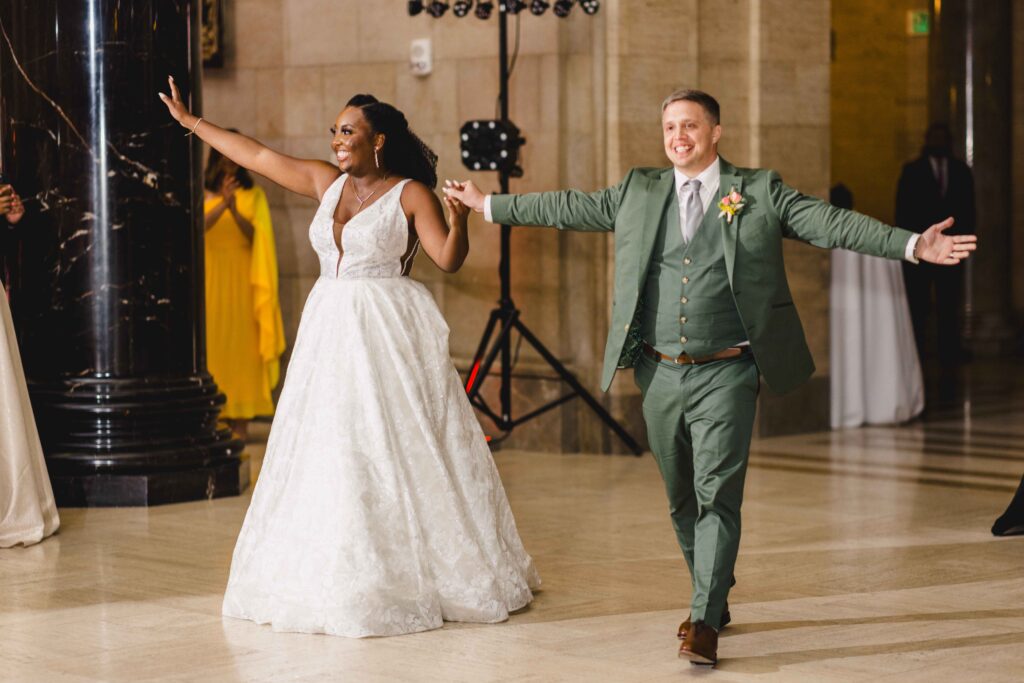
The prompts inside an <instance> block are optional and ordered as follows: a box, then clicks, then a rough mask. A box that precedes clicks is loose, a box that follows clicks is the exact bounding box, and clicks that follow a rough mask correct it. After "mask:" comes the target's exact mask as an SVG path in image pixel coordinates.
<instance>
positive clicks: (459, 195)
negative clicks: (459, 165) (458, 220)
mask: <svg viewBox="0 0 1024 683" xmlns="http://www.w3.org/2000/svg"><path fill="white" fill-rule="evenodd" d="M444 193H445V194H446V195H447V196H449V197H452V198H454V199H457V200H459V201H460V202H462V203H463V204H465V205H466V206H468V207H469V208H471V209H473V210H474V211H476V212H477V213H481V212H483V210H484V197H485V195H484V193H483V192H481V191H480V188H479V187H477V186H476V185H474V184H473V181H471V180H464V181H461V182H460V181H457V180H446V181H444Z"/></svg>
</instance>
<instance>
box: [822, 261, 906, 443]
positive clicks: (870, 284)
mask: <svg viewBox="0 0 1024 683" xmlns="http://www.w3.org/2000/svg"><path fill="white" fill-rule="evenodd" d="M831 306H832V312H831V316H830V319H831V359H830V365H831V384H832V389H831V391H832V411H831V412H832V428H833V429H839V428H843V427H857V426H860V425H862V424H892V423H896V422H905V421H906V420H909V419H911V418H912V417H915V416H916V415H919V414H920V413H921V411H922V410H924V381H923V379H922V376H921V363H920V361H919V359H918V357H917V346H916V345H915V343H914V328H913V325H912V323H911V320H910V307H909V306H908V305H907V295H906V291H905V289H904V286H903V270H902V264H901V263H900V262H899V261H892V260H888V259H883V258H878V257H876V256H865V255H863V254H857V253H854V252H851V251H844V250H841V249H835V250H833V251H832V287H831Z"/></svg>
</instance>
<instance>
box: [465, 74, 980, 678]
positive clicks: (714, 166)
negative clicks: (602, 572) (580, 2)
mask: <svg viewBox="0 0 1024 683" xmlns="http://www.w3.org/2000/svg"><path fill="white" fill-rule="evenodd" d="M661 123H662V137H663V139H664V145H665V154H666V155H667V156H668V158H669V160H670V161H671V162H672V168H634V169H632V170H631V171H629V173H627V174H626V177H625V178H624V179H623V180H622V182H620V183H619V184H618V185H616V186H614V187H610V188H607V189H604V190H599V191H597V192H592V193H584V192H580V191H577V190H565V191H560V192H543V193H535V194H526V195H493V196H487V197H485V196H484V195H483V194H482V193H481V192H480V190H479V189H478V188H477V187H476V186H475V185H474V184H473V183H472V182H465V183H454V182H450V183H448V186H447V187H446V188H445V192H446V193H447V194H448V195H449V196H452V197H456V198H458V199H459V200H461V201H462V202H463V203H465V204H466V205H467V206H469V207H470V208H472V209H475V210H476V211H483V212H484V214H485V217H486V218H487V220H489V221H493V222H495V223H501V224H511V225H541V226H554V227H557V228H559V229H562V230H590V231H614V232H615V298H614V303H613V304H612V324H611V330H610V331H609V333H608V343H607V347H606V349H605V359H604V374H603V379H602V389H604V390H606V391H607V389H608V386H609V385H610V384H611V381H612V377H613V376H614V374H615V370H616V368H617V367H633V368H634V370H635V372H634V377H635V380H636V383H637V385H638V386H639V388H640V391H641V394H642V397H643V414H644V420H645V422H646V423H647V432H648V440H649V442H650V444H651V450H652V451H653V452H654V457H655V460H656V461H657V463H658V467H659V469H660V470H661V475H662V478H663V479H664V481H665V488H666V491H667V493H668V501H669V512H670V514H671V518H672V524H673V526H674V527H675V532H676V536H677V538H678V541H679V545H680V547H681V548H682V551H683V555H684V556H685V557H686V564H687V565H688V566H689V569H690V577H691V581H692V588H693V591H692V602H691V609H690V617H689V618H688V619H687V620H686V621H685V622H683V624H682V625H681V626H680V631H679V635H680V637H681V638H682V639H683V642H682V645H681V646H680V648H679V656H680V657H684V658H688V659H689V660H690V661H692V662H694V663H697V664H714V663H715V662H716V661H717V652H718V631H719V629H720V628H721V627H723V626H725V625H726V623H728V621H729V612H728V607H727V604H726V599H727V597H728V595H729V588H730V585H731V583H732V576H733V567H734V566H735V563H736V553H737V550H738V548H739V540H740V503H741V502H742V499H743V481H744V477H745V475H746V469H747V457H748V451H749V447H750V437H751V432H752V430H753V424H754V409H755V404H756V399H757V392H758V387H759V376H762V377H764V381H765V382H766V383H767V384H768V386H769V387H771V388H772V389H773V390H774V391H777V392H785V391H789V390H791V389H793V388H795V387H797V386H798V385H799V384H801V383H802V382H804V381H805V380H806V379H807V378H808V377H810V376H811V374H812V373H813V371H814V362H813V360H812V359H811V354H810V351H809V350H808V348H807V343H806V340H805V339H804V333H803V328H802V327H801V325H800V318H799V317H798V316H797V311H796V308H795V307H794V306H793V298H792V295H791V294H790V291H789V284H788V283H787V281H786V271H785V268H784V266H783V261H782V239H783V238H784V237H788V238H791V239H797V240H801V241H803V242H809V243H811V244H814V245H815V246H819V247H825V248H835V247H840V248H844V249H850V250H852V251H857V252H861V253H864V254H871V255H873V256H884V257H887V258H891V259H906V260H908V261H911V262H912V263H917V262H918V261H919V260H923V261H928V262H930V263H937V264H942V265H956V264H957V263H959V262H960V261H961V260H962V259H964V258H966V257H967V256H968V254H969V253H970V252H971V251H973V250H974V248H975V239H976V238H975V237H974V236H973V235H957V236H948V235H944V234H943V230H945V229H946V228H948V227H950V225H952V223H953V221H952V219H947V220H945V221H943V222H942V223H939V224H937V225H933V226H932V227H930V228H929V229H928V230H927V231H925V232H924V233H923V234H921V235H916V234H913V233H911V232H908V231H907V230H902V229H900V228H893V227H890V226H888V225H885V224H883V223H880V222H878V221H876V220H873V219H871V218H868V217H867V216H863V215H861V214H858V213H854V212H852V211H845V210H842V209H838V208H836V207H834V206H832V205H830V204H828V203H826V202H823V201H821V200H820V199H816V198H814V197H808V196H806V195H803V194H801V193H800V192H798V191H796V190H794V189H793V188H791V187H788V186H786V185H785V184H784V183H783V182H782V179H781V178H780V177H779V175H778V174H777V173H775V172H774V171H769V170H761V169H747V168H736V167H735V166H733V165H732V164H730V163H729V162H727V161H726V160H725V159H722V158H721V157H719V156H718V141H719V139H720V138H721V135H722V127H721V125H720V123H719V106H718V102H717V101H716V100H715V99H714V98H713V97H711V96H710V95H708V94H707V93H704V92H701V91H699V90H679V91H677V92H674V93H672V94H671V95H669V97H668V98H666V99H665V101H664V103H663V104H662V115H661Z"/></svg>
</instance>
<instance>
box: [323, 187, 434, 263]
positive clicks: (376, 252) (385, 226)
mask: <svg viewBox="0 0 1024 683" xmlns="http://www.w3.org/2000/svg"><path fill="white" fill-rule="evenodd" d="M347 181H348V174H344V175H341V176H339V177H338V179H337V180H335V181H334V183H332V184H331V186H330V187H329V188H327V192H325V193H324V197H323V199H322V200H321V202H320V208H318V209H317V212H316V215H315V216H313V222H312V224H311V225H310V226H309V241H310V242H311V243H312V245H313V249H315V250H316V254H317V257H318V258H319V259H320V277H322V278H328V279H331V280H333V279H339V280H350V279H364V278H388V277H400V276H401V275H403V274H404V273H406V272H408V271H407V267H408V266H409V264H410V263H411V262H412V259H413V258H414V257H415V255H416V251H417V250H418V249H419V241H418V240H417V242H416V244H415V246H414V247H413V249H412V251H411V252H409V253H408V255H406V252H407V250H408V247H409V221H408V219H407V218H406V216H405V212H404V211H403V210H402V202H401V197H402V188H403V187H405V185H406V183H408V182H409V180H408V179H406V180H403V181H402V182H400V183H398V184H397V185H395V186H394V187H392V188H391V189H389V190H388V191H387V192H385V193H384V195H383V196H381V198H380V199H378V200H377V201H375V202H374V203H373V204H370V205H369V206H367V207H366V208H365V209H363V210H362V211H360V212H359V213H357V214H356V215H355V216H353V217H352V218H351V219H350V220H349V222H348V223H347V224H346V225H345V228H344V229H343V230H342V231H341V246H342V252H343V253H342V257H341V264H340V265H339V264H338V247H337V245H336V244H335V242H334V211H335V209H336V208H337V206H338V202H339V201H340V199H341V191H342V188H343V187H344V186H345V183H346V182H347Z"/></svg>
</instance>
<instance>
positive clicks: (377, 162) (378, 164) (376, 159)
mask: <svg viewBox="0 0 1024 683" xmlns="http://www.w3.org/2000/svg"><path fill="white" fill-rule="evenodd" d="M373 163H374V164H375V165H376V166H377V170H380V159H378V158H377V148H376V147H374V148H373Z"/></svg>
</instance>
